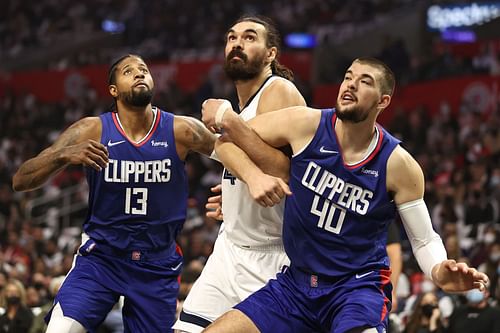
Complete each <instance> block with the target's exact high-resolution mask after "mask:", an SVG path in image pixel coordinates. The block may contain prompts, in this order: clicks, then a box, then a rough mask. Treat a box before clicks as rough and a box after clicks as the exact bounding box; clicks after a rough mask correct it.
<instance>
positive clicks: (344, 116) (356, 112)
mask: <svg viewBox="0 0 500 333" xmlns="http://www.w3.org/2000/svg"><path fill="white" fill-rule="evenodd" d="M376 105H377V103H376V102H375V103H373V105H372V106H371V107H370V108H368V109H363V108H361V107H359V106H355V107H352V108H350V110H349V111H347V110H346V108H344V107H343V106H340V105H339V103H338V102H337V103H336V105H335V111H336V112H335V113H336V114H337V117H338V118H339V119H340V120H342V121H346V122H352V123H355V124H357V123H360V122H362V121H364V120H366V118H368V115H369V114H370V111H371V110H372V109H373V108H375V106H376Z"/></svg>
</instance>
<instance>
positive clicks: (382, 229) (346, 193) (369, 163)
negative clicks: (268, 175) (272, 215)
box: [283, 109, 400, 277]
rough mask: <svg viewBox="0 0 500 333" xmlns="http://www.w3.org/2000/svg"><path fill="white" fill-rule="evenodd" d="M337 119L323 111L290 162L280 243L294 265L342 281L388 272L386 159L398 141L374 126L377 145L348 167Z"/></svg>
mask: <svg viewBox="0 0 500 333" xmlns="http://www.w3.org/2000/svg"><path fill="white" fill-rule="evenodd" d="M335 121H336V114H335V111H334V110H333V109H327V110H323V111H322V115H321V122H320V124H319V126H318V129H317V131H316V134H315V136H314V138H313V140H312V141H311V143H309V145H308V146H307V147H306V148H305V149H304V150H303V151H302V152H300V153H299V154H297V155H296V156H294V157H293V158H292V161H291V170H290V174H291V175H290V188H291V190H292V192H293V195H292V196H290V197H288V198H287V201H286V206H285V217H284V224H283V241H284V244H285V250H286V253H287V254H288V256H289V257H290V260H291V262H292V265H293V266H295V267H297V268H300V269H303V270H305V271H308V272H312V273H317V274H320V275H325V276H333V277H341V276H343V275H345V274H352V273H354V272H362V271H367V270H371V269H381V268H388V267H389V260H388V258H387V253H386V238H387V227H388V224H389V223H390V221H391V220H392V219H394V217H395V214H396V207H395V204H394V202H393V201H392V199H391V198H390V196H389V194H388V193H387V188H386V168H387V159H388V158H389V156H390V154H391V153H392V151H393V150H394V148H395V147H396V146H397V145H398V144H399V142H400V141H398V140H397V139H395V138H394V137H392V136H391V135H390V134H389V133H387V132H386V131H385V130H384V129H383V128H382V127H381V126H379V125H378V124H377V132H378V142H377V145H376V147H375V149H374V150H373V151H372V153H371V154H370V155H369V156H368V157H367V158H365V159H364V160H363V161H361V162H360V163H358V164H356V165H347V164H345V163H344V161H343V158H342V151H341V147H340V145H339V144H338V141H337V137H336V134H335Z"/></svg>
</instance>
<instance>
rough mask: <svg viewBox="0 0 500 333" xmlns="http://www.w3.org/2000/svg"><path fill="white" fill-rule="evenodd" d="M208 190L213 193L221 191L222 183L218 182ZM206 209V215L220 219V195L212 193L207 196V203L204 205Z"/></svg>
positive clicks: (221, 216) (222, 217)
mask: <svg viewBox="0 0 500 333" xmlns="http://www.w3.org/2000/svg"><path fill="white" fill-rule="evenodd" d="M210 191H212V192H213V193H222V185H221V184H218V185H216V186H214V187H212V188H210ZM205 208H206V209H208V210H207V213H206V215H207V217H211V218H214V219H216V220H218V221H222V220H223V219H224V216H223V215H222V195H221V194H219V195H214V196H211V197H209V198H208V200H207V204H206V205H205Z"/></svg>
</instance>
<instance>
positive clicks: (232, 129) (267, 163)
mask: <svg viewBox="0 0 500 333" xmlns="http://www.w3.org/2000/svg"><path fill="white" fill-rule="evenodd" d="M278 96H279V97H278ZM277 97H278V98H277ZM294 106H304V107H305V106H306V102H305V100H304V98H303V97H302V95H301V94H300V92H299V91H298V89H297V88H296V87H295V85H294V84H293V83H292V82H289V81H285V80H276V81H274V82H272V83H271V84H270V85H269V86H268V87H267V88H266V89H264V91H263V92H262V95H261V97H260V99H259V105H258V108H257V115H263V114H266V113H268V112H274V111H277V110H281V109H285V108H289V107H294ZM222 127H223V128H224V135H225V136H226V137H228V138H229V139H230V140H231V141H233V142H234V143H235V144H236V145H237V146H239V147H240V148H241V149H243V150H244V151H245V153H247V154H248V156H249V157H250V159H251V160H252V161H254V162H255V164H257V166H258V167H259V168H260V169H262V171H264V172H265V173H268V174H270V175H273V176H276V177H280V178H282V179H284V180H285V181H288V176H289V169H290V161H289V157H288V156H285V155H284V154H283V153H282V152H281V151H279V150H277V149H276V148H274V147H271V146H270V145H268V144H267V143H265V142H264V141H263V140H262V139H261V138H260V137H259V136H258V135H257V134H256V133H255V132H254V131H253V130H252V129H251V128H250V126H248V124H246V123H245V122H244V121H243V120H242V119H241V117H226V118H225V119H223V120H222Z"/></svg>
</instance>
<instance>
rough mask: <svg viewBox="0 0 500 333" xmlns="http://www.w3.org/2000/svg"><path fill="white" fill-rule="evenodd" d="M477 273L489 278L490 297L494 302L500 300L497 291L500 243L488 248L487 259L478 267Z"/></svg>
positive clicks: (499, 269)
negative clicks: (494, 299)
mask: <svg viewBox="0 0 500 333" xmlns="http://www.w3.org/2000/svg"><path fill="white" fill-rule="evenodd" d="M478 271H480V272H483V273H485V274H486V275H488V276H489V277H490V281H491V283H490V295H492V296H493V297H494V298H496V300H497V301H498V300H500V297H499V296H500V290H498V281H499V279H498V277H499V274H500V242H499V241H496V242H495V243H494V244H493V245H492V246H491V248H490V252H489V255H488V258H487V259H486V261H485V262H483V263H482V264H481V265H480V266H479V267H478Z"/></svg>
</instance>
